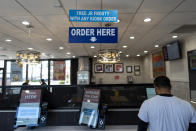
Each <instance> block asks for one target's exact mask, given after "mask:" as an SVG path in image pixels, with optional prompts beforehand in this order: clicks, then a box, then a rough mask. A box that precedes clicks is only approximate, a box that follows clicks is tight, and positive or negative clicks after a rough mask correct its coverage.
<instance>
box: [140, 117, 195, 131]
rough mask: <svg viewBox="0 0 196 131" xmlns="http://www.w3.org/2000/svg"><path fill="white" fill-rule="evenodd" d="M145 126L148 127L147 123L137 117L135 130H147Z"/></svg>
mask: <svg viewBox="0 0 196 131" xmlns="http://www.w3.org/2000/svg"><path fill="white" fill-rule="evenodd" d="M147 128H148V123H147V122H144V121H142V120H141V119H140V118H139V122H138V128H137V131H147ZM190 131H192V130H190ZM195 131H196V130H195Z"/></svg>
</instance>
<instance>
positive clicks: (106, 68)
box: [105, 64, 114, 73]
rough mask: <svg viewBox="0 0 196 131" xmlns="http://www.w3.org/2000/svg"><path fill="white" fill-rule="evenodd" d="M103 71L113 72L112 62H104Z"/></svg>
mask: <svg viewBox="0 0 196 131" xmlns="http://www.w3.org/2000/svg"><path fill="white" fill-rule="evenodd" d="M105 72H106V73H112V72H114V66H113V64H105Z"/></svg>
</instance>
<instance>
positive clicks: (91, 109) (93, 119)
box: [79, 89, 100, 128]
mask: <svg viewBox="0 0 196 131" xmlns="http://www.w3.org/2000/svg"><path fill="white" fill-rule="evenodd" d="M99 98H100V90H99V89H85V92H84V97H83V102H82V108H81V113H80V119H79V124H87V125H88V126H92V127H94V128H95V127H96V125H97V120H98V114H99V112H98V106H99Z"/></svg>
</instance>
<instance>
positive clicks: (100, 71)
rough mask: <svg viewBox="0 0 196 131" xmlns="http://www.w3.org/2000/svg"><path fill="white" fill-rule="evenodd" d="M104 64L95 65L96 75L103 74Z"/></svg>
mask: <svg viewBox="0 0 196 131" xmlns="http://www.w3.org/2000/svg"><path fill="white" fill-rule="evenodd" d="M103 72H104V69H103V64H95V73H103Z"/></svg>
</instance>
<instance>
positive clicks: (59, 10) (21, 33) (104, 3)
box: [0, 0, 196, 59]
mask: <svg viewBox="0 0 196 131" xmlns="http://www.w3.org/2000/svg"><path fill="white" fill-rule="evenodd" d="M195 5H196V0H1V1H0V58H1V57H3V58H6V59H11V58H15V54H16V51H18V50H26V49H28V48H34V50H36V51H40V52H41V53H45V54H46V56H43V58H47V57H52V56H53V57H54V58H69V57H72V56H76V57H77V56H94V55H95V54H96V52H97V51H98V50H100V49H109V48H115V49H119V50H121V51H122V52H123V54H122V55H121V56H125V55H126V54H129V55H130V56H132V57H133V56H136V55H137V54H141V55H144V53H143V52H144V50H148V51H149V52H151V51H153V50H155V48H154V45H155V44H159V45H163V44H166V43H167V42H170V41H174V39H172V37H171V36H172V35H174V34H172V33H171V32H172V31H173V30H175V29H177V28H179V27H180V26H182V25H185V24H196V8H195ZM69 9H106V10H118V15H119V16H118V17H119V20H120V23H112V27H118V30H119V31H118V32H119V34H118V39H119V41H118V44H78V43H77V44H69V43H68V29H69V27H72V26H74V27H100V26H102V27H103V26H104V25H105V23H96V22H91V23H89V22H69V20H68V15H69V14H68V13H69ZM146 17H150V18H151V19H152V21H151V22H149V23H145V22H144V19H145V18H146ZM24 20H26V21H29V22H30V23H31V24H32V25H33V29H32V30H31V31H30V33H29V29H28V28H26V27H25V26H24V25H23V24H22V23H21V22H22V21H24ZM29 34H30V35H29ZM131 35H134V36H135V39H134V40H131V39H130V36H131ZM177 35H178V36H179V38H178V39H185V37H188V36H189V35H191V34H190V33H189V34H188V33H186V34H177ZM46 38H52V39H53V40H52V41H51V42H48V41H46ZM6 39H11V40H12V41H11V42H6V41H5V40H6ZM92 45H94V46H95V48H94V49H91V48H90V46H92ZM123 45H127V48H122V46H123ZM60 46H62V47H64V49H63V50H59V47H60ZM67 52H70V53H71V54H70V55H67V54H66V53H67ZM5 55H6V56H7V57H6V56H5Z"/></svg>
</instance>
